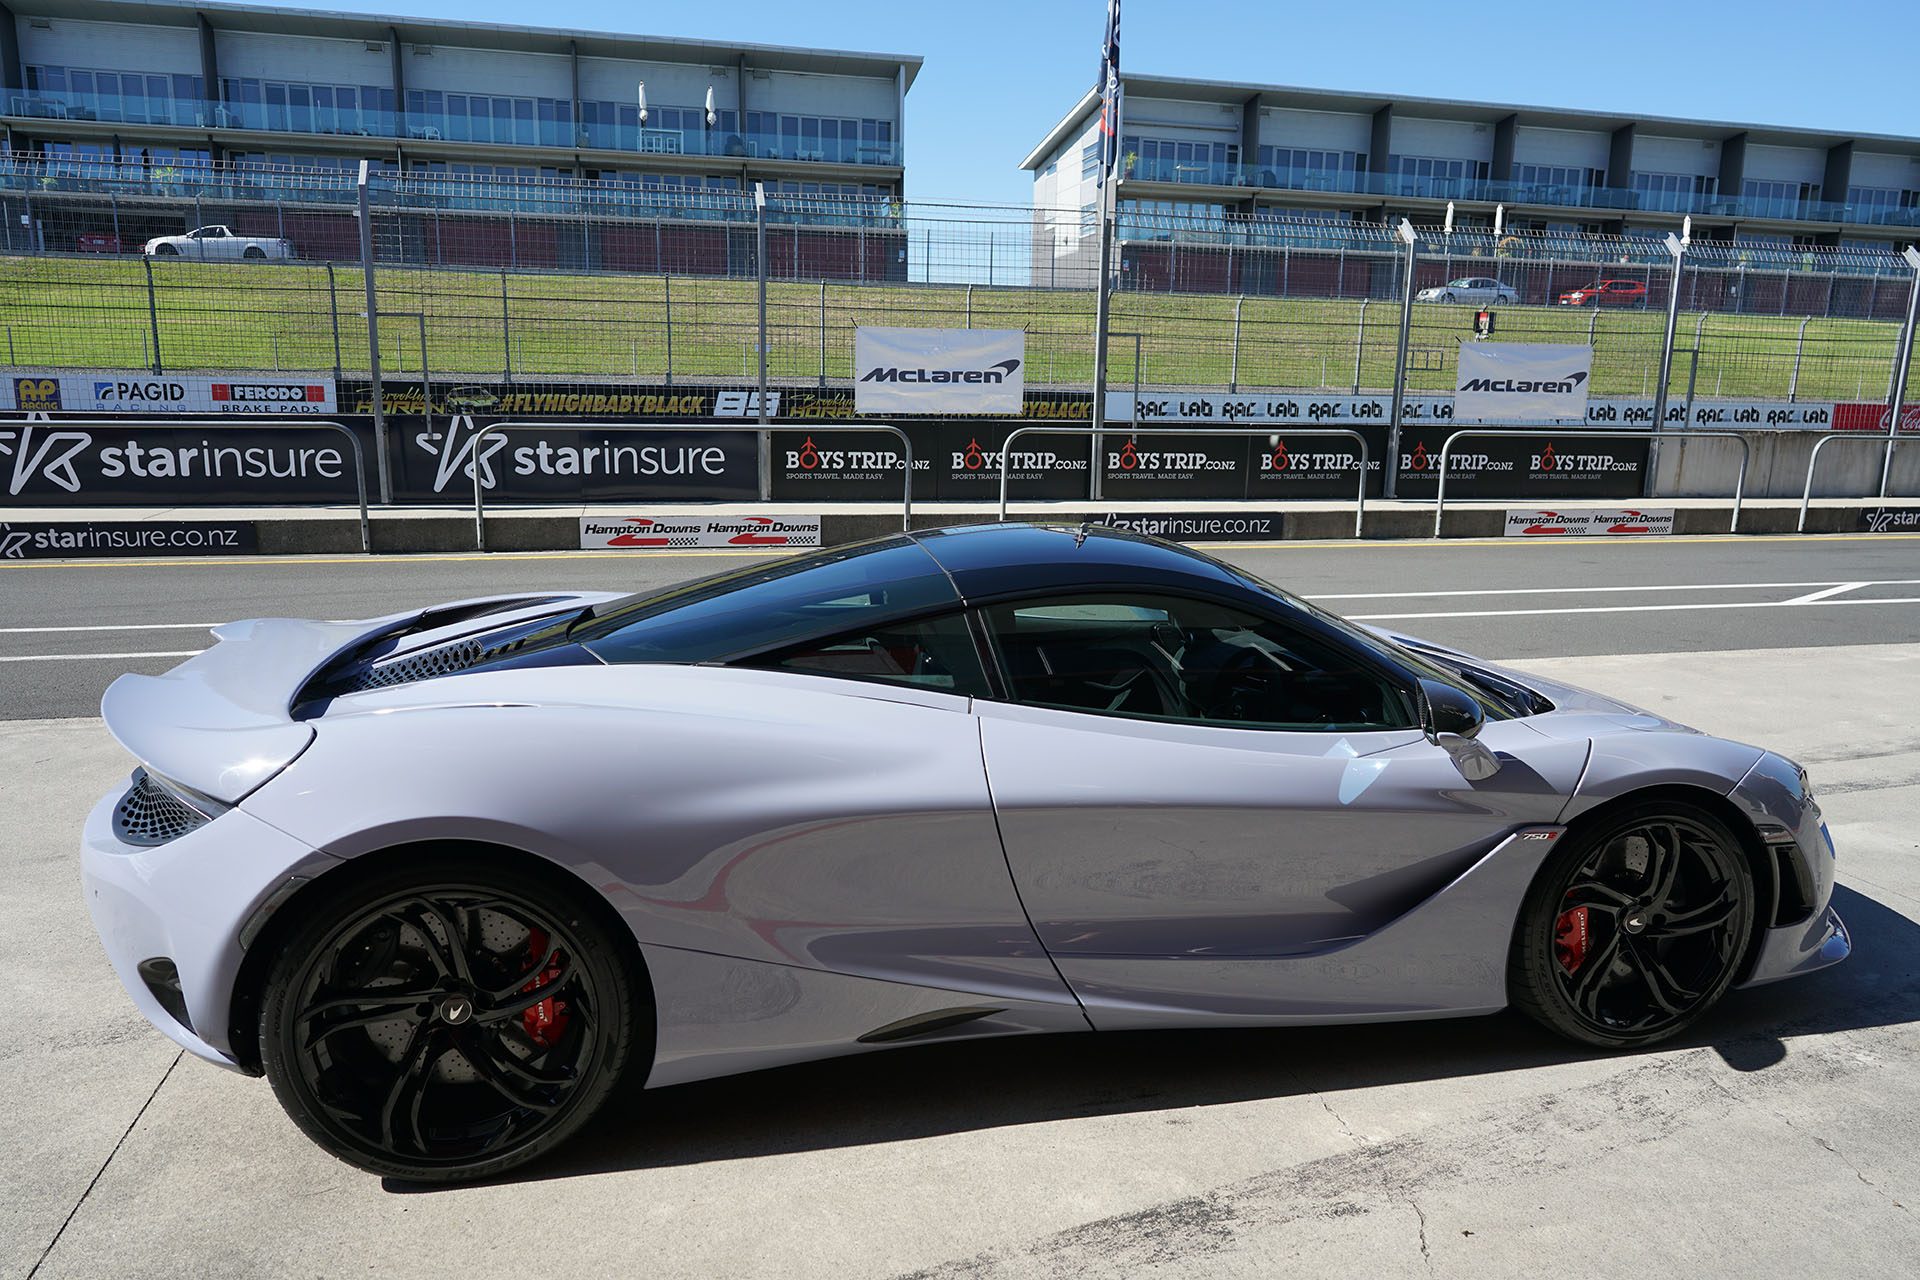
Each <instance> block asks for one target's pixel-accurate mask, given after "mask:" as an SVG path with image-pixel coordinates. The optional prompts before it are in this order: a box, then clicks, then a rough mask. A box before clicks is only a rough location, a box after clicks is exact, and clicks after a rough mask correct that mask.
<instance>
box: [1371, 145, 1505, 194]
mask: <svg viewBox="0 0 1920 1280" xmlns="http://www.w3.org/2000/svg"><path fill="white" fill-rule="evenodd" d="M1387 172H1388V173H1389V174H1391V175H1393V178H1394V181H1393V184H1392V188H1391V191H1390V194H1393V195H1402V196H1426V197H1429V198H1433V199H1442V200H1444V199H1448V198H1451V197H1455V196H1465V195H1470V194H1472V192H1471V191H1470V190H1469V188H1468V184H1469V183H1472V182H1484V181H1486V177H1487V162H1486V161H1484V160H1450V159H1447V158H1445V157H1442V156H1388V157H1387Z"/></svg>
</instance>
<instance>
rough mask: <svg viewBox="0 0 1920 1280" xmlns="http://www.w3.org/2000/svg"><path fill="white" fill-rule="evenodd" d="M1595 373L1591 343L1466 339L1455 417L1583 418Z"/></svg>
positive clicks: (1499, 419)
mask: <svg viewBox="0 0 1920 1280" xmlns="http://www.w3.org/2000/svg"><path fill="white" fill-rule="evenodd" d="M1592 376H1593V348H1592V347H1587V346H1560V345H1557V344H1551V343H1544V342H1463V343H1461V344H1460V379H1459V383H1458V385H1457V386H1456V387H1455V388H1454V398H1453V417H1454V421H1456V422H1554V421H1573V422H1580V421H1583V420H1584V419H1585V418H1586V416H1587V391H1588V383H1589V382H1590V381H1591V380H1592Z"/></svg>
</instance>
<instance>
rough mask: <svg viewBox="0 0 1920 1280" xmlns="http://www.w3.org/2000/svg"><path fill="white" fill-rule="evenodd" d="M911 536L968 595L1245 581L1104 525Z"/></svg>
mask: <svg viewBox="0 0 1920 1280" xmlns="http://www.w3.org/2000/svg"><path fill="white" fill-rule="evenodd" d="M908 536H909V537H911V538H912V539H913V540H914V541H915V542H916V543H918V544H919V545H920V547H921V548H922V549H923V550H925V551H926V552H927V554H928V555H930V556H932V557H933V559H934V561H935V562H936V563H937V564H938V565H939V566H940V568H941V569H942V570H943V571H945V573H946V574H947V576H948V577H949V578H951V579H952V581H953V585H954V589H955V590H956V591H957V592H958V593H959V594H960V596H961V598H962V599H965V600H968V601H976V600H985V599H992V598H994V597H998V596H1007V595H1013V594H1019V593H1025V592H1031V591H1048V590H1056V589H1067V588H1072V589H1076V590H1087V589H1096V588H1100V587H1133V586H1159V587H1171V586H1181V585H1185V586H1189V587H1195V586H1198V587H1206V588H1212V589H1214V590H1219V589H1222V588H1224V589H1227V590H1235V591H1237V590H1244V589H1245V583H1244V581H1243V580H1242V579H1240V578H1239V577H1238V576H1237V575H1235V574H1234V573H1232V572H1231V571H1230V570H1228V569H1227V568H1226V567H1225V566H1223V565H1221V564H1219V563H1218V562H1217V561H1215V560H1212V559H1210V558H1208V557H1206V556H1203V555H1201V554H1199V553H1198V552H1195V551H1190V550H1188V549H1187V548H1185V547H1181V546H1176V545H1174V544H1173V543H1170V542H1161V541H1160V540H1159V539H1157V538H1149V537H1146V536H1144V535H1142V534H1137V533H1133V532H1130V531H1128V530H1125V529H1115V528H1109V527H1107V526H1104V525H1094V524H1082V525H1057V524H1056V525H1049V524H979V525H960V526H954V527H949V528H945V529H927V530H922V531H919V532H916V533H912V534H909V535H908Z"/></svg>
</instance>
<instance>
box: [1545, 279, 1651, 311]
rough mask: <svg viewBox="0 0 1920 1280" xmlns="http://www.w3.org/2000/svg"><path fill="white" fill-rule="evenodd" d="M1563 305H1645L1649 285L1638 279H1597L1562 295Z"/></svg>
mask: <svg viewBox="0 0 1920 1280" xmlns="http://www.w3.org/2000/svg"><path fill="white" fill-rule="evenodd" d="M1560 305H1561V306H1563V307H1644V306H1646V305H1647V286H1646V285H1644V284H1642V283H1640V282H1639V281H1638V280H1596V281H1594V282H1593V283H1592V284H1585V285H1581V286H1580V287H1579V288H1578V289H1574V290H1571V291H1570V292H1567V293H1563V294H1561V295H1560Z"/></svg>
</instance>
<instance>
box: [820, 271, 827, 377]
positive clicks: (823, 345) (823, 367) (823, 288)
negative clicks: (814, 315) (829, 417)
mask: <svg viewBox="0 0 1920 1280" xmlns="http://www.w3.org/2000/svg"><path fill="white" fill-rule="evenodd" d="M820 385H821V386H822V387H824V386H826V385H827V282H826V281H825V280H824V279H823V280H821V281H820Z"/></svg>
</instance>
